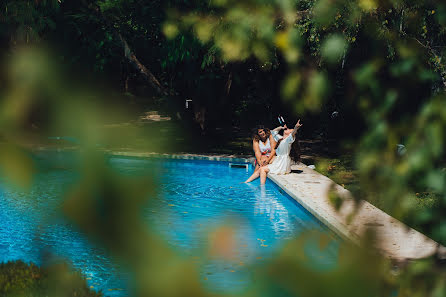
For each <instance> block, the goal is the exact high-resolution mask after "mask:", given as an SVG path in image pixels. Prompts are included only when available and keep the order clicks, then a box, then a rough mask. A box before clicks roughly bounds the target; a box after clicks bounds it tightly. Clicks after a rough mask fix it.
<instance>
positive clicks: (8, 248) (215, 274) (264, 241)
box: [0, 153, 337, 296]
mask: <svg viewBox="0 0 446 297" xmlns="http://www.w3.org/2000/svg"><path fill="white" fill-rule="evenodd" d="M40 158H41V157H40ZM50 159H51V162H52V164H51V165H50V166H46V167H45V170H42V171H41V172H39V173H38V174H37V176H36V179H35V182H34V185H33V187H32V190H31V192H30V193H24V192H21V191H19V190H14V189H12V188H11V187H9V186H7V185H6V182H5V181H4V180H3V179H2V180H1V181H0V262H5V261H9V260H18V259H21V260H24V261H26V262H34V263H37V264H41V263H42V259H43V258H42V257H44V256H45V255H46V254H48V253H51V254H53V255H57V256H59V257H63V258H66V259H68V260H69V261H70V262H72V264H73V265H74V266H75V267H76V268H78V269H80V270H81V271H82V272H83V273H84V274H85V276H86V277H87V279H88V281H89V285H91V286H93V287H94V288H95V289H96V290H101V291H102V292H103V293H104V294H105V295H106V296H125V295H126V289H125V288H126V278H127V277H126V273H125V272H123V271H122V269H120V268H119V267H117V265H116V264H113V263H114V262H115V261H113V259H112V258H111V257H110V255H108V254H107V252H106V251H105V250H104V249H101V248H99V247H97V246H94V245H93V244H91V243H90V242H88V241H87V240H86V238H85V236H84V235H83V234H81V233H79V232H77V231H76V229H75V228H74V227H73V226H71V225H70V224H69V223H68V222H67V221H65V220H64V219H63V217H61V216H60V215H58V213H57V211H56V209H57V207H58V206H59V204H60V203H61V201H60V196H61V194H62V193H63V192H64V191H65V190H66V188H67V187H68V186H70V185H71V184H72V183H74V182H75V181H76V179H77V178H78V177H77V174H76V173H75V171H74V170H71V169H70V168H71V166H72V164H70V162H68V161H67V160H72V158H66V156H65V155H64V154H62V153H53V154H52V155H51V158H50ZM58 160H59V161H60V162H58ZM108 162H109V164H110V166H111V167H112V168H114V169H116V170H117V171H119V172H121V173H122V174H125V175H133V174H135V175H137V174H141V173H145V172H148V171H150V172H156V173H157V174H156V180H157V183H158V186H159V189H158V194H157V195H158V199H155V203H152V204H151V206H150V207H148V208H147V209H145V210H144V214H145V217H146V218H147V222H148V223H150V224H148V226H149V225H152V226H154V228H155V230H156V232H158V233H159V234H161V236H163V237H164V238H165V239H166V240H167V241H168V243H169V244H170V245H171V246H172V247H173V248H174V249H176V250H177V251H178V252H179V253H181V254H184V255H186V256H190V257H192V258H200V257H202V254H203V250H204V248H205V246H206V245H207V244H208V243H209V235H208V234H209V233H210V232H211V233H212V232H213V231H215V230H217V229H218V228H219V226H222V225H228V226H230V227H231V230H233V232H234V237H235V239H236V240H235V242H236V249H235V251H236V252H235V255H234V256H235V258H236V259H237V260H236V261H221V260H212V259H211V260H206V261H203V262H201V263H202V265H201V267H200V269H201V270H200V274H201V275H200V276H201V278H202V280H203V285H204V286H206V287H208V288H209V289H210V290H217V291H218V290H223V291H237V290H243V288H244V287H246V286H247V284H248V283H249V282H250V281H251V274H250V272H249V270H247V269H244V267H247V266H249V265H250V264H256V263H257V262H259V261H264V260H266V259H268V258H270V257H271V256H272V255H273V253H274V251H275V250H277V249H279V248H280V247H281V246H282V245H283V244H284V243H285V242H286V241H287V240H288V239H290V238H293V237H296V236H298V235H299V234H300V233H301V232H304V231H306V230H322V231H326V232H328V231H327V230H326V229H325V227H323V226H322V225H321V224H320V223H319V222H318V221H317V220H316V219H315V218H314V217H313V216H312V215H311V214H309V213H308V212H307V211H305V210H304V209H303V208H302V207H301V206H300V205H299V204H297V203H296V202H295V201H294V200H293V199H291V198H290V197H289V196H287V195H286V194H285V193H284V192H283V191H282V190H281V189H280V188H278V187H277V186H276V185H275V184H273V183H272V182H270V181H267V183H266V185H265V186H260V185H259V181H258V180H257V181H255V182H253V183H251V184H243V183H241V182H242V181H244V180H246V178H247V177H248V176H249V175H250V174H251V173H252V169H250V171H249V172H247V171H246V170H245V169H243V168H230V167H229V166H228V163H226V162H211V161H188V160H161V159H159V160H156V159H150V160H148V159H139V158H123V157H110V159H109V161H108ZM328 233H329V232H328ZM334 242H335V243H334V244H333V246H332V247H331V248H328V249H325V250H324V252H323V253H322V252H320V251H318V249H312V248H311V247H310V248H308V251H307V252H308V255H309V257H313V258H314V261H315V264H317V265H319V266H321V267H333V265H335V263H336V253H337V244H336V241H334Z"/></svg>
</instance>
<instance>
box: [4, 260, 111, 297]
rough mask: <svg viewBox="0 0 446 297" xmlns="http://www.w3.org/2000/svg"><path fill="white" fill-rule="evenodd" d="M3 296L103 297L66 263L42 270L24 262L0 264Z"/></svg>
mask: <svg viewBox="0 0 446 297" xmlns="http://www.w3.org/2000/svg"><path fill="white" fill-rule="evenodd" d="M0 296H67V297H68V296H72V297H74V296H77V297H88V296H91V297H100V296H102V293H97V292H95V291H94V290H92V289H90V288H89V287H88V285H87V281H86V280H85V278H84V277H83V276H82V275H81V274H80V273H78V272H73V271H70V270H69V268H68V267H67V265H65V264H53V265H52V266H49V267H45V268H41V267H38V266H36V265H34V264H33V263H30V264H26V263H24V262H22V261H14V262H7V263H0Z"/></svg>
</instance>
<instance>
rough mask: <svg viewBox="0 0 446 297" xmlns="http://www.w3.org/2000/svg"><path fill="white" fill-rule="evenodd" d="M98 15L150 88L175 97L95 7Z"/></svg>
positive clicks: (98, 8)
mask: <svg viewBox="0 0 446 297" xmlns="http://www.w3.org/2000/svg"><path fill="white" fill-rule="evenodd" d="M95 11H96V14H97V15H98V16H99V17H100V18H101V19H102V20H103V22H104V23H105V24H106V26H107V28H108V29H109V30H110V31H111V32H112V33H113V35H115V37H116V39H117V40H118V41H119V43H120V44H121V46H122V47H123V49H124V56H125V57H126V58H127V60H128V61H129V62H130V64H131V65H133V67H134V68H135V70H136V71H138V72H139V73H140V74H142V75H143V76H144V77H145V79H146V81H147V82H148V83H149V85H150V86H152V87H153V88H154V89H155V90H156V91H157V93H158V94H160V95H164V96H169V95H173V93H172V92H169V90H168V89H166V88H164V87H163V86H162V85H161V83H160V82H159V80H158V79H157V78H156V77H155V76H154V75H153V73H152V72H151V71H150V70H149V69H148V68H147V67H146V66H145V65H144V64H142V63H141V62H140V61H139V59H138V58H137V57H136V55H135V54H134V52H133V51H132V49H131V48H130V46H129V44H128V43H127V41H126V40H125V38H124V37H123V36H122V34H121V33H120V32H119V31H118V30H117V29H116V28H115V27H114V26H113V24H111V23H110V22H109V20H108V19H107V18H106V17H105V16H104V15H103V14H102V11H101V9H100V7H98V6H96V7H95Z"/></svg>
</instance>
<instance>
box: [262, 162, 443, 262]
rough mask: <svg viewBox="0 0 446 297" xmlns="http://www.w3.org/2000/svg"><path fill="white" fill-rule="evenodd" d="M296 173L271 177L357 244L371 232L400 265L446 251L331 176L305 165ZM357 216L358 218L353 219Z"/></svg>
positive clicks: (382, 250) (295, 167) (378, 246)
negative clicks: (332, 198) (355, 196)
mask: <svg viewBox="0 0 446 297" xmlns="http://www.w3.org/2000/svg"><path fill="white" fill-rule="evenodd" d="M292 171H293V172H292V173H290V174H286V175H273V174H271V175H270V176H269V178H270V179H271V180H272V181H273V182H274V183H276V184H277V185H278V186H279V187H281V188H282V189H283V190H284V191H285V192H286V193H287V194H288V195H290V196H291V197H292V198H293V199H295V200H296V201H297V202H298V203H299V204H301V205H302V206H303V207H304V208H305V209H306V210H308V211H309V212H310V213H311V214H313V215H314V216H315V217H316V218H317V219H319V220H320V221H321V222H322V223H324V224H325V225H326V226H327V227H329V228H330V229H331V230H332V231H334V232H335V233H336V234H338V235H340V236H341V237H342V238H344V239H348V240H350V241H352V242H354V243H356V244H361V238H362V237H363V236H364V235H365V233H366V232H367V231H370V230H371V231H374V234H375V236H376V238H375V240H374V242H373V245H374V246H373V248H375V249H376V250H377V251H378V252H379V253H381V254H382V255H384V256H385V257H387V258H390V259H392V260H394V261H396V262H405V261H408V260H415V259H422V258H426V257H429V256H432V255H434V254H435V253H437V252H439V255H440V256H441V257H442V258H446V248H445V247H444V246H442V245H440V244H439V243H437V242H435V241H434V240H432V239H430V238H428V237H427V236H425V235H424V234H422V233H420V232H418V231H416V230H414V229H412V228H410V227H408V226H407V225H405V224H403V223H402V222H400V221H398V220H397V219H395V218H393V217H391V216H390V215H388V214H387V213H385V212H383V211H382V210H380V209H378V208H377V207H375V206H373V205H372V204H370V203H368V202H367V201H363V200H361V201H359V202H358V201H356V200H355V199H353V196H352V195H351V193H350V192H349V191H348V190H346V189H344V188H343V187H342V186H340V185H338V184H336V183H335V182H333V181H332V180H331V179H329V178H328V177H326V176H324V175H322V174H320V173H318V172H316V171H315V170H312V169H311V168H308V167H307V166H306V165H305V164H303V163H298V164H296V165H293V166H292ZM332 192H335V193H336V195H338V196H339V197H340V198H341V199H342V201H343V203H342V206H341V207H340V209H339V210H336V209H335V207H334V206H333V203H332V202H331V201H330V195H331V193H332ZM352 213H354V217H352Z"/></svg>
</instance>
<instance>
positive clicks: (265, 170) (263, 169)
mask: <svg viewBox="0 0 446 297" xmlns="http://www.w3.org/2000/svg"><path fill="white" fill-rule="evenodd" d="M268 172H269V168H268V167H267V166H264V167H261V168H260V184H261V185H264V184H265V182H266V176H267V175H268Z"/></svg>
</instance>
